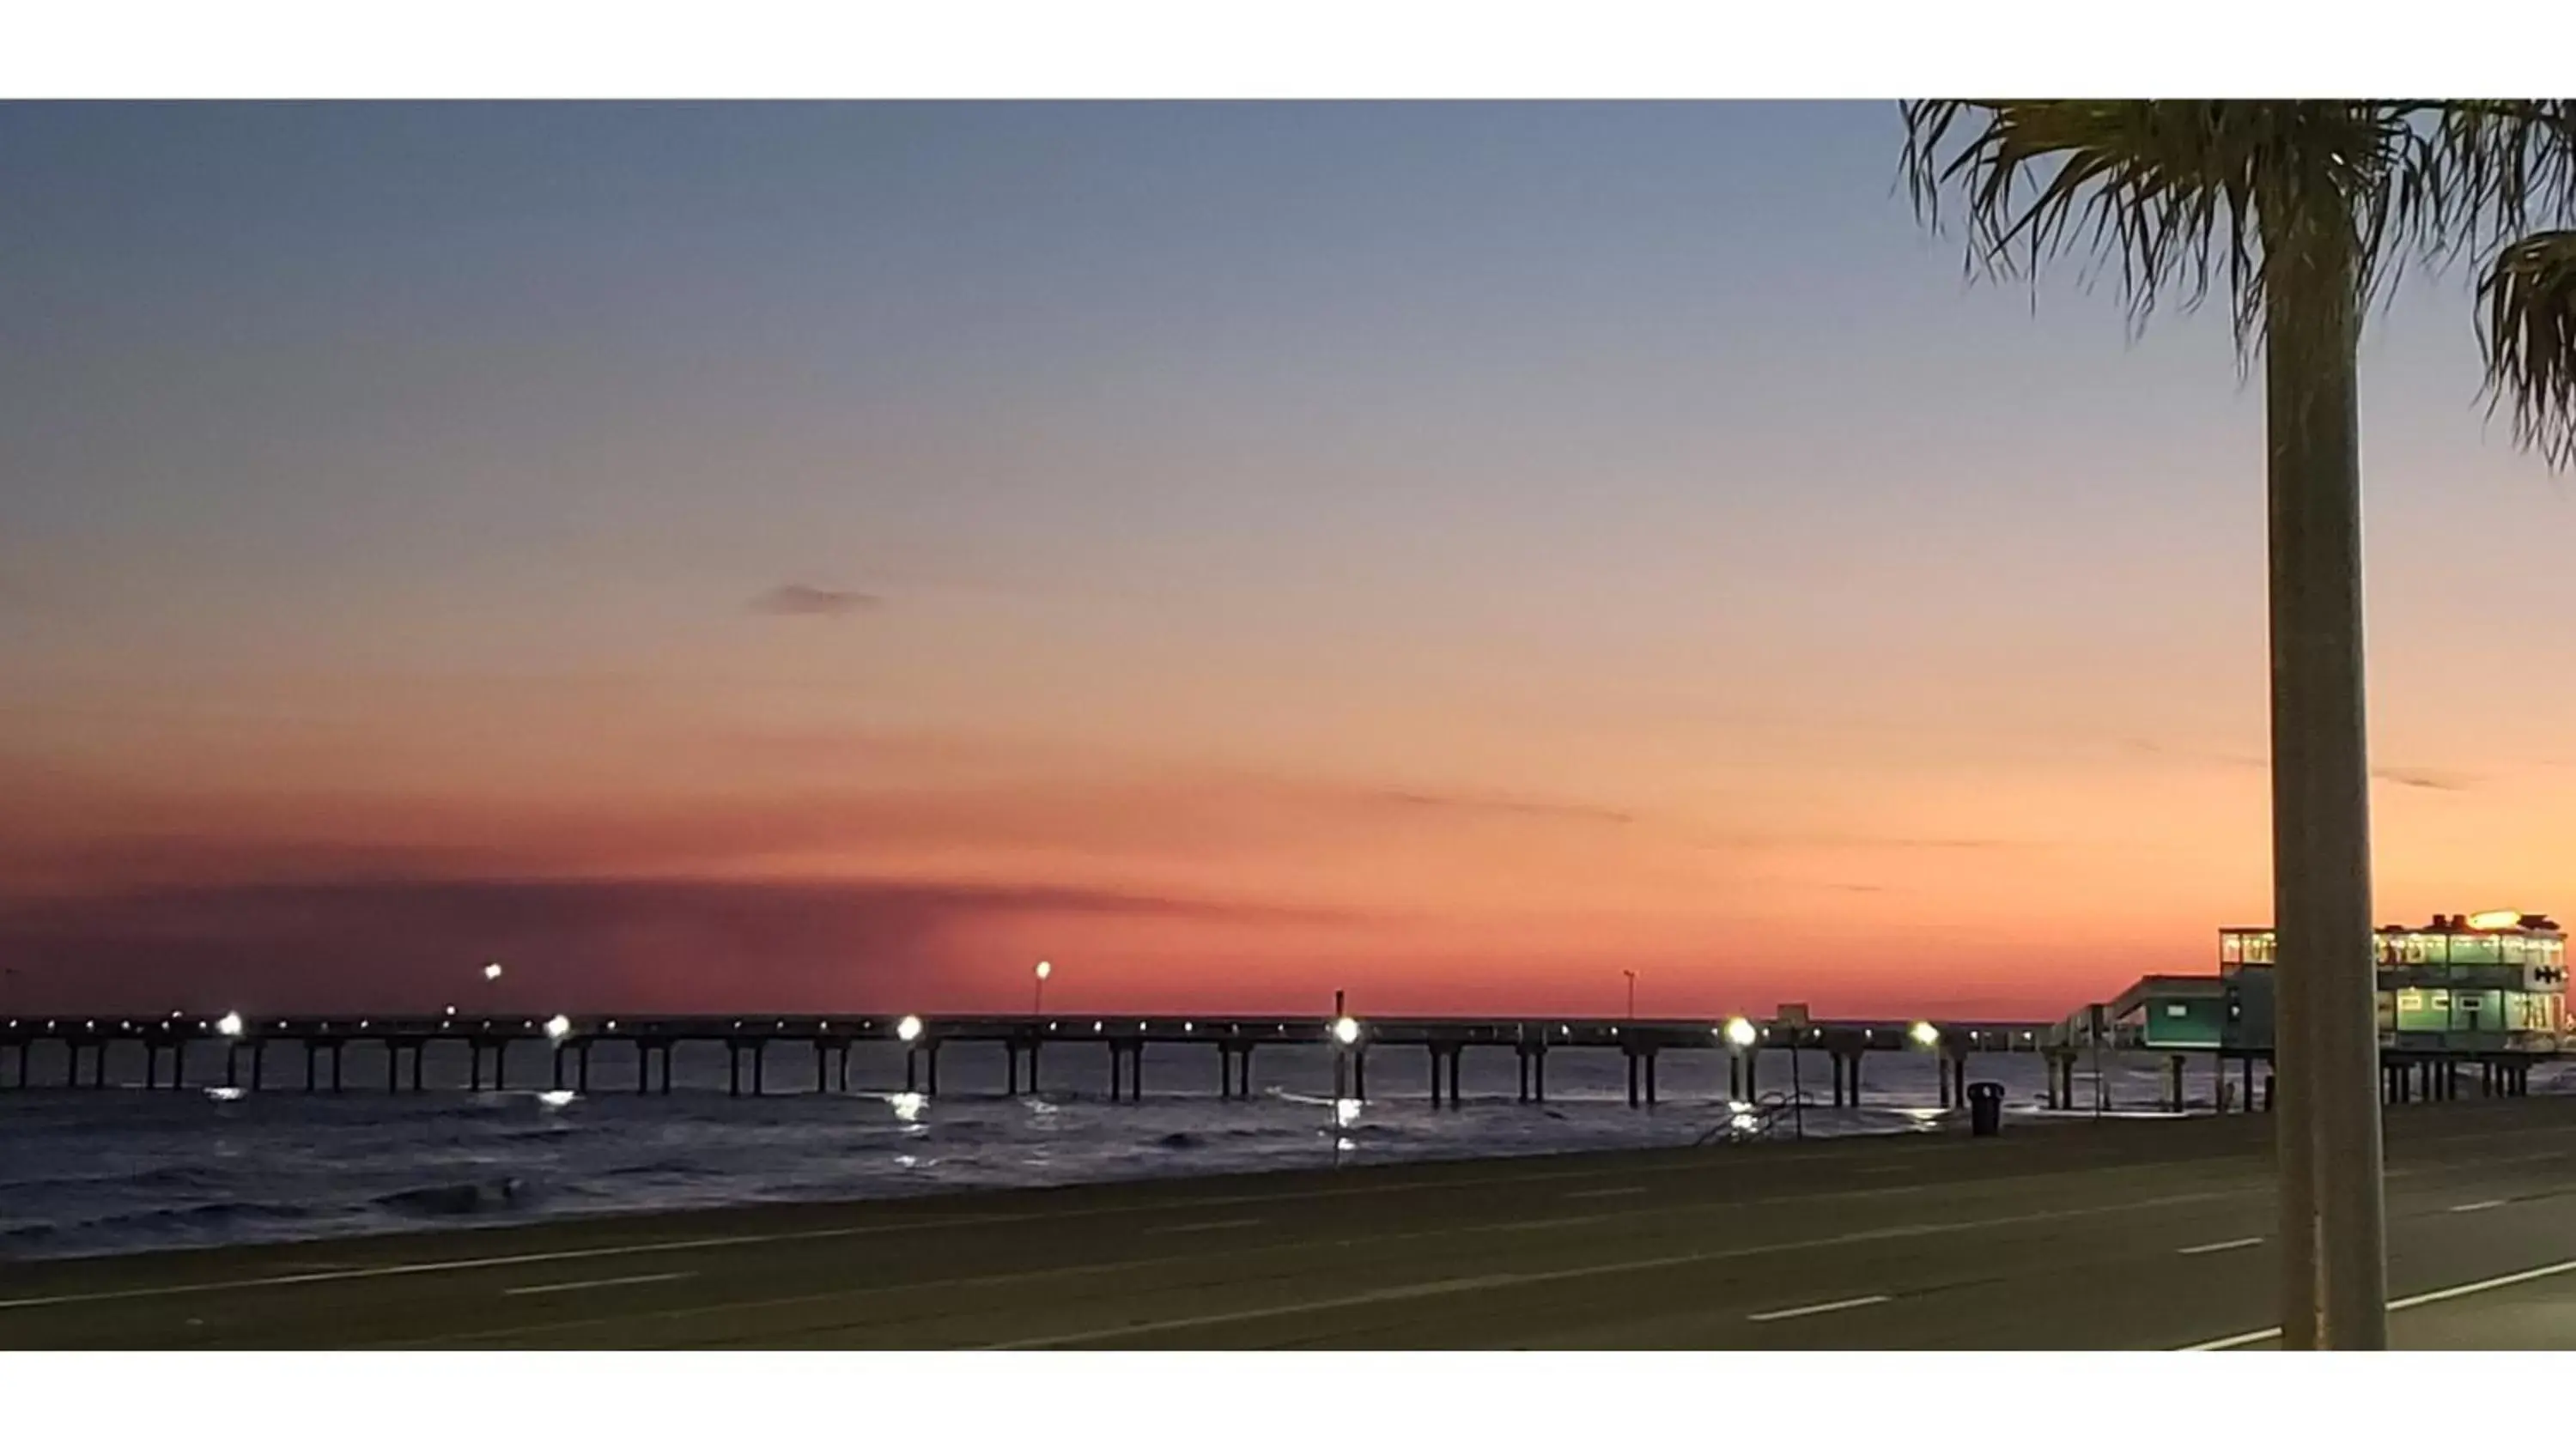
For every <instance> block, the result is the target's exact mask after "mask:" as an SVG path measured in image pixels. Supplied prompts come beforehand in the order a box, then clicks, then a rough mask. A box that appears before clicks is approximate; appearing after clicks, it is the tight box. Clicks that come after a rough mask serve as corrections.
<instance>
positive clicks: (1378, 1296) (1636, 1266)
mask: <svg viewBox="0 0 2576 1449" xmlns="http://www.w3.org/2000/svg"><path fill="white" fill-rule="evenodd" d="M2231 1196H2235V1194H2232V1193H2225V1192H2181V1193H2173V1194H2169V1195H2167V1196H2164V1197H2149V1198H2133V1199H2130V1200H2129V1201H2126V1202H2117V1203H2104V1204H2101V1205H2100V1206H2096V1207H2080V1208H2054V1209H2046V1210H2042V1211H2038V1212H2027V1213H2010V1214H2006V1215H2005V1216H2003V1217H1995V1218H1978V1219H1974V1220H1971V1221H1967V1222H1944V1223H1909V1224H1905V1225H1903V1226H1899V1227H1889V1228H1863V1229H1859V1230H1856V1231H1853V1232H1848V1233H1836V1234H1833V1235H1832V1236H1830V1237H1822V1238H1805V1239H1801V1240H1797V1241H1793V1242H1785V1243H1743V1244H1738V1245H1736V1246H1733V1247H1725V1248H1709V1249H1706V1250H1704V1251H1701V1252H1697V1253H1674V1254H1671V1255H1668V1256H1664V1257H1655V1258H1630V1259H1626V1260H1624V1261H1620V1262H1613V1263H1589V1264H1586V1265H1584V1266H1582V1267H1579V1268H1555V1269H1551V1270H1549V1271H1547V1272H1544V1273H1490V1274H1486V1275H1484V1276H1482V1277H1476V1278H1444V1279H1441V1280H1439V1281H1437V1282H1432V1283H1416V1284H1410V1285H1407V1286H1405V1287H1401V1288H1383V1289H1379V1290H1377V1291H1375V1292H1372V1293H1361V1294H1355V1295H1350V1296H1347V1297H1341V1298H1309V1299H1305V1300H1302V1301H1300V1302H1296V1303H1280V1304H1275V1305H1272V1306H1269V1307H1264V1308H1244V1309H1238V1310H1236V1311H1234V1312H1232V1313H1214V1314H1205V1315H1201V1316H1199V1317H1195V1318H1165V1319H1156V1320H1152V1321H1149V1322H1140V1323H1129V1324H1125V1325H1122V1326H1120V1327H1116V1328H1094V1329H1087V1330H1085V1331H1083V1332H1079V1333H1064V1334H1051V1335H1048V1336H1047V1337H1043V1338H1019V1339H1012V1340H1009V1341H1008V1342H1003V1343H988V1344H983V1345H980V1347H984V1348H1053V1347H1057V1346H1060V1345H1064V1344H1074V1343H1097V1342H1099V1341H1101V1340H1103V1339H1112V1338H1129V1337H1133V1336H1135V1335H1138V1334H1145V1333H1160V1332H1163V1331H1165V1330H1168V1329H1175V1328H1203V1327H1207V1326H1210V1325H1213V1324H1220V1323H1252V1322H1257V1321H1259V1320H1261V1319H1264V1318H1285V1317H1288V1316H1290V1315H1293V1314H1300V1313H1318V1312H1322V1311H1324V1310H1326V1309H1333V1308H1347V1307H1352V1306H1355V1305H1358V1304H1364V1303H1380V1302H1386V1301H1388V1300H1391V1299H1401V1298H1430V1297H1436V1296H1438V1295H1441V1294H1448V1293H1473V1292H1477V1291H1479V1290H1482V1289H1487V1288H1523V1287H1528V1286H1530V1285H1531V1284H1536V1283H1563V1282H1568V1281H1571V1280H1574V1279H1579V1278H1601V1277H1609V1276H1613V1275H1616V1274H1622V1273H1650V1272H1656V1271H1659V1270H1661V1269H1666V1268H1687V1267H1693V1266H1696V1265H1698V1264H1702V1263H1717V1262H1725V1261H1728V1260H1731V1259H1736V1258H1755V1257H1762V1256H1765V1255H1768V1254H1771V1253H1794V1252H1803V1251H1811V1250H1813V1249H1817V1248H1839V1247H1845V1246H1848V1245H1850V1244H1853V1243H1883V1242H1892V1241H1902V1240H1904V1239H1908V1238H1921V1237H1931V1236H1935V1235H1938V1234H1942V1233H1964V1232H1975V1231H1978V1230H1980V1229H1985V1228H2001V1227H2017V1226H2020V1225H2022V1224H2024V1223H2040V1222H2057V1221H2060V1220H2063V1219H2066V1218H2088V1217H2098V1216H2101V1215H2104V1214H2107V1213H2124V1212H2136V1211H2138V1210H2140V1209H2143V1208H2158V1207H2173V1206H2177V1205H2179V1204H2182V1203H2195V1202H2210V1201H2213V1200H2216V1199H2220V1198H2226V1197H2231Z"/></svg>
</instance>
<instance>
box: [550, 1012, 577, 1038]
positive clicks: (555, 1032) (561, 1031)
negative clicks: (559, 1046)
mask: <svg viewBox="0 0 2576 1449" xmlns="http://www.w3.org/2000/svg"><path fill="white" fill-rule="evenodd" d="M570 1035H572V1018H571V1017H569V1016H563V1015H560V1014H558V1015H555V1016H550V1017H547V1018H546V1040H548V1041H562V1040H563V1039H564V1038H565V1037H568V1036H570Z"/></svg>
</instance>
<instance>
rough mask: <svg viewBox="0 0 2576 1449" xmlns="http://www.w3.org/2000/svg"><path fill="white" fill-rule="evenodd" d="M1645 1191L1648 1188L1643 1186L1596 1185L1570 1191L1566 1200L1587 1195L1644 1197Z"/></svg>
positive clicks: (1569, 1200)
mask: <svg viewBox="0 0 2576 1449" xmlns="http://www.w3.org/2000/svg"><path fill="white" fill-rule="evenodd" d="M1645 1193H1646V1189H1644V1188H1642V1187H1594V1188H1586V1189H1584V1190H1583V1191H1581V1192H1569V1193H1567V1194H1566V1195H1565V1200H1566V1201H1567V1202H1572V1201H1574V1200H1575V1199H1577V1198H1586V1197H1643V1196H1645Z"/></svg>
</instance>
